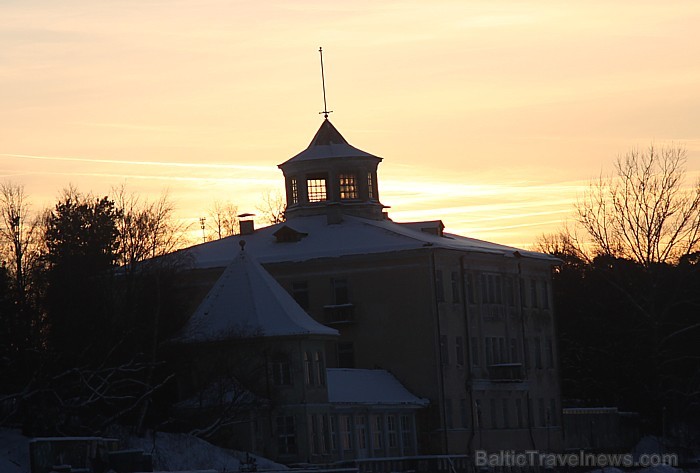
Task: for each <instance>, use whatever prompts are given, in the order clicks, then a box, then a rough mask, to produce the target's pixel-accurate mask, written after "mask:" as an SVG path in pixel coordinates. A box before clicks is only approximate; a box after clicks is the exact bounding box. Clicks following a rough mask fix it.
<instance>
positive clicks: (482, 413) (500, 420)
mask: <svg viewBox="0 0 700 473" xmlns="http://www.w3.org/2000/svg"><path fill="white" fill-rule="evenodd" d="M380 162H381V158H379V157H377V156H374V155H371V154H369V153H366V152H364V151H361V150H359V149H357V148H354V147H353V146H351V145H350V144H348V142H347V141H346V140H345V139H344V138H343V137H342V135H341V134H340V133H339V132H338V131H337V129H335V127H334V126H333V125H332V124H331V123H330V121H328V120H327V119H326V120H324V122H323V123H322V125H321V127H320V128H319V130H318V132H317V133H316V135H315V136H314V138H313V140H312V141H311V143H310V145H309V146H308V147H307V149H305V150H304V151H302V152H301V153H299V154H297V155H296V156H294V157H293V158H291V159H289V160H288V161H286V162H285V163H283V164H280V166H279V167H280V169H281V170H282V172H283V174H284V179H285V186H286V195H287V213H286V217H287V220H286V222H284V223H281V224H277V225H273V226H271V227H265V228H261V229H257V230H255V229H253V228H251V227H250V225H248V226H247V227H246V231H244V232H243V233H244V234H241V235H237V236H233V237H229V238H225V239H222V240H217V241H212V242H209V243H205V244H202V245H198V246H195V247H193V248H191V249H189V250H188V251H189V253H190V254H191V255H192V257H193V258H194V261H195V264H196V266H197V268H198V269H199V270H201V271H203V272H204V273H206V272H209V273H211V274H218V273H220V272H221V268H223V267H225V266H226V265H227V263H228V262H229V261H230V259H231V256H230V255H231V254H233V249H234V248H236V247H238V245H239V242H241V241H245V244H246V251H249V253H250V254H251V255H252V256H254V257H255V258H256V260H257V261H259V262H260V263H261V264H262V265H263V266H264V268H265V269H266V270H267V271H268V272H269V273H270V274H271V275H272V276H273V277H274V278H275V280H276V281H277V282H278V283H279V284H280V285H281V286H282V287H283V288H284V289H285V290H286V291H287V292H288V293H289V294H290V295H291V296H292V298H293V299H294V300H295V301H296V303H297V304H298V306H299V307H301V308H302V309H303V310H304V311H305V313H306V314H308V315H309V316H310V317H311V318H313V319H314V320H315V321H316V322H318V323H319V324H323V325H324V326H326V327H331V328H333V329H335V330H336V331H337V337H335V338H334V339H333V340H328V341H326V342H325V343H324V356H325V360H326V364H327V366H328V367H329V368H330V369H357V370H383V371H385V372H387V373H391V375H392V376H393V377H395V379H397V380H398V381H399V382H400V384H401V385H403V386H404V387H405V388H406V389H407V390H408V391H409V392H410V393H412V394H413V395H415V397H416V398H419V399H427V400H428V401H429V404H427V406H424V407H423V408H421V409H417V410H416V411H415V414H416V415H415V422H416V442H415V452H416V453H421V454H463V453H470V452H473V451H474V450H480V449H485V450H492V451H496V450H502V449H509V450H511V449H512V450H528V449H539V450H542V451H557V450H559V449H561V448H562V435H561V432H562V430H561V397H560V388H559V379H558V361H557V347H556V343H555V336H554V334H555V332H554V328H555V324H554V311H553V307H552V291H551V274H552V269H553V267H554V266H555V265H556V264H557V263H558V261H557V260H556V259H554V258H552V257H550V256H548V255H544V254H540V253H536V252H531V251H525V250H520V249H516V248H511V247H507V246H504V245H499V244H495V243H489V242H484V241H480V240H475V239H471V238H467V237H462V236H459V235H453V234H449V233H446V232H445V231H444V226H443V225H442V222H440V221H439V220H434V221H427V222H411V223H396V222H393V221H392V220H390V219H389V218H388V216H387V214H386V212H384V206H383V205H382V204H381V202H380V199H379V185H378V178H377V167H378V164H379V163H380ZM346 415H348V416H350V417H347V418H344V419H343V420H342V421H341V420H340V418H337V419H336V420H335V422H337V423H343V422H344V423H345V424H346V425H348V426H349V425H352V426H353V428H354V432H358V431H366V432H367V435H368V437H367V438H373V437H372V436H373V435H376V436H377V437H376V438H377V439H378V441H379V439H382V440H383V442H384V443H382V444H381V445H382V446H383V447H382V448H370V449H364V448H362V449H360V448H353V449H349V451H353V452H355V453H354V455H356V456H359V457H362V456H366V457H372V456H386V455H391V454H394V453H396V452H394V451H389V450H388V449H387V448H388V447H387V448H385V446H387V445H388V443H387V442H388V439H390V438H394V434H392V432H394V433H395V435H399V436H400V434H399V433H400V432H401V431H402V429H401V422H403V421H401V420H397V419H400V416H399V417H395V418H392V419H393V420H389V419H390V417H387V416H390V415H392V414H387V413H383V414H382V417H381V420H380V421H377V420H376V418H374V420H372V419H373V418H372V417H371V415H364V414H354V413H352V414H346ZM328 422H330V420H329V421H328ZM406 422H408V421H406ZM328 425H330V424H328ZM337 425H340V424H337ZM319 429H321V427H319ZM329 429H330V427H329ZM336 431H337V432H340V430H336ZM353 435H354V436H350V437H346V440H348V441H350V442H352V441H354V442H355V443H356V444H358V445H359V443H360V442H362V440H360V438H358V437H357V435H356V434H353ZM311 438H313V435H312V436H311ZM299 441H300V442H301V441H304V442H307V441H311V440H309V438H308V436H307V438H306V439H304V440H299ZM311 442H312V444H313V441H311ZM391 445H395V442H391ZM401 445H403V443H402V444H401ZM392 448H394V447H392ZM406 452H408V450H407V451H406ZM406 452H404V453H406ZM332 457H333V458H339V455H337V454H336V455H335V456H332ZM319 460H320V457H319Z"/></svg>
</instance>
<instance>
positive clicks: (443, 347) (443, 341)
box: [440, 335, 450, 365]
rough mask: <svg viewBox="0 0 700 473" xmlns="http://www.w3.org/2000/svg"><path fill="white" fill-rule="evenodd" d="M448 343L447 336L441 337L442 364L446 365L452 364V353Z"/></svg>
mask: <svg viewBox="0 0 700 473" xmlns="http://www.w3.org/2000/svg"><path fill="white" fill-rule="evenodd" d="M447 343H448V342H447V335H440V356H441V357H442V363H443V364H445V365H447V364H449V363H450V352H449V350H448V346H447Z"/></svg>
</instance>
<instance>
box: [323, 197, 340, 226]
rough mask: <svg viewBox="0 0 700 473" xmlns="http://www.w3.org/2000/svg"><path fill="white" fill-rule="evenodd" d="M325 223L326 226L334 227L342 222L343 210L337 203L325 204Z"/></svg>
mask: <svg viewBox="0 0 700 473" xmlns="http://www.w3.org/2000/svg"><path fill="white" fill-rule="evenodd" d="M326 221H327V223H328V225H336V224H338V223H341V222H342V221H343V210H342V209H341V208H340V204H339V203H337V202H329V203H328V204H326Z"/></svg>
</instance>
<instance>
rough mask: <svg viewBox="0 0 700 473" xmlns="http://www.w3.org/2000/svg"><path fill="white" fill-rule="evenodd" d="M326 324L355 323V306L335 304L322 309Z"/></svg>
mask: <svg viewBox="0 0 700 473" xmlns="http://www.w3.org/2000/svg"><path fill="white" fill-rule="evenodd" d="M323 312H324V314H325V318H326V323H328V324H346V323H351V322H354V321H355V306H354V305H353V304H335V305H327V306H324V307H323Z"/></svg>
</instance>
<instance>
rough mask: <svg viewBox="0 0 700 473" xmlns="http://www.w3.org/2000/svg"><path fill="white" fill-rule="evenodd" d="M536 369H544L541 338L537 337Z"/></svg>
mask: <svg viewBox="0 0 700 473" xmlns="http://www.w3.org/2000/svg"><path fill="white" fill-rule="evenodd" d="M534 348H535V368H537V369H542V344H541V343H540V339H539V337H535V347H534Z"/></svg>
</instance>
